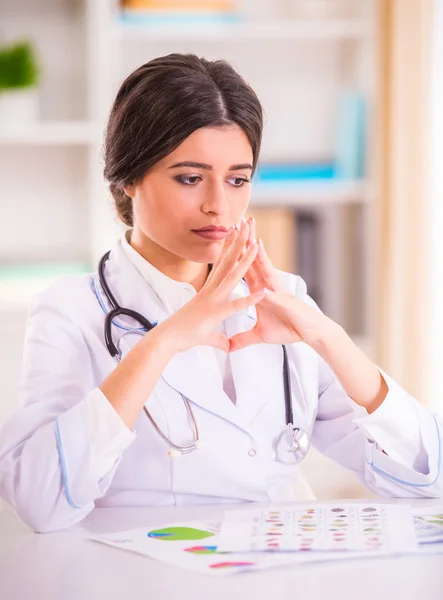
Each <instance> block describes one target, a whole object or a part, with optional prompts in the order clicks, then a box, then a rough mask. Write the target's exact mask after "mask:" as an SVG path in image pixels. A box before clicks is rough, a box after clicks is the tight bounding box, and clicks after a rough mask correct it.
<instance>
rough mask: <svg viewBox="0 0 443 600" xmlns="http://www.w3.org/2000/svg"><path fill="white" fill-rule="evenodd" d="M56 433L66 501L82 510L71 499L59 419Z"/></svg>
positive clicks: (55, 426)
mask: <svg viewBox="0 0 443 600" xmlns="http://www.w3.org/2000/svg"><path fill="white" fill-rule="evenodd" d="M54 431H55V440H56V442H57V451H58V456H59V459H60V467H61V470H62V483H63V488H64V490H65V495H66V499H67V501H68V503H69V506H70V507H71V508H81V506H78V505H77V504H76V503H75V502H74V501H73V499H72V497H71V492H70V491H69V485H68V473H67V470H66V461H65V455H64V453H63V447H62V438H61V435H60V426H59V424H58V417H57V419H56V420H55V425H54Z"/></svg>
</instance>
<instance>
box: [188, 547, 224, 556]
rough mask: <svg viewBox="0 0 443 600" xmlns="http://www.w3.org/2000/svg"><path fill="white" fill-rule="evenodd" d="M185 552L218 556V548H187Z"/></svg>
mask: <svg viewBox="0 0 443 600" xmlns="http://www.w3.org/2000/svg"><path fill="white" fill-rule="evenodd" d="M185 552H191V553H192V554H216V553H217V546H192V548H185Z"/></svg>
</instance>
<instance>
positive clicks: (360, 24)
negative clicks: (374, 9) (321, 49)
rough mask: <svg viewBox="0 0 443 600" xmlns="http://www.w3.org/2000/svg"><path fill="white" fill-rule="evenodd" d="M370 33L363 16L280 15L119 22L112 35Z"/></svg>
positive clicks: (345, 36)
mask: <svg viewBox="0 0 443 600" xmlns="http://www.w3.org/2000/svg"><path fill="white" fill-rule="evenodd" d="M370 35H371V28H370V27H369V26H368V23H367V21H365V20H362V19H328V20H304V21H301V20H295V19H285V20H283V19H280V20H271V21H266V22H259V21H258V22H257V21H255V22H254V21H252V22H239V23H235V22H234V23H221V24H218V23H206V24H196V25H188V26H187V27H180V25H176V24H172V25H163V24H161V25H147V24H133V23H126V22H119V21H118V20H116V22H114V23H113V26H112V36H113V37H114V38H115V39H116V40H118V41H124V42H125V43H131V42H134V41H140V40H143V41H147V42H149V43H152V42H156V41H162V42H171V41H172V42H175V41H176V40H191V41H194V42H197V41H201V40H204V41H215V40H219V41H220V40H223V41H226V40H230V41H235V40H241V41H246V42H247V41H252V40H258V41H266V42H278V41H288V40H289V41H291V40H317V41H321V40H355V39H356V40H361V39H365V38H368V37H369V36H370Z"/></svg>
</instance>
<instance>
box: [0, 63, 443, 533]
mask: <svg viewBox="0 0 443 600" xmlns="http://www.w3.org/2000/svg"><path fill="white" fill-rule="evenodd" d="M262 124H263V123H262V108H261V105H260V102H259V100H258V99H257V97H256V95H255V93H254V92H253V90H252V89H251V88H250V87H249V86H248V85H247V84H246V83H245V82H244V81H243V79H242V78H241V77H240V76H239V75H238V74H237V73H236V72H235V71H234V69H233V68H232V67H231V66H230V65H229V64H227V63H226V62H224V61H215V62H211V61H206V60H204V59H200V58H198V57H196V56H195V55H180V54H172V55H169V56H165V57H162V58H157V59H155V60H152V61H151V62H149V63H147V64H145V65H143V66H141V67H140V68H138V69H137V70H136V71H135V72H134V73H132V74H131V75H130V76H129V77H128V78H127V79H126V81H124V83H123V85H122V86H121V88H120V90H119V92H118V94H117V97H116V99H115V102H114V105H113V107H112V111H111V115H110V119H109V124H108V127H107V133H106V142H105V153H104V157H105V177H106V178H107V180H108V181H109V182H110V189H111V192H112V194H113V197H114V199H115V202H116V207H117V211H118V213H119V215H120V217H121V219H122V220H123V221H124V223H125V224H126V225H127V226H128V231H127V233H126V235H125V236H124V237H122V239H121V240H119V241H118V243H117V244H116V245H115V247H114V248H113V249H112V250H111V252H110V254H109V256H105V257H104V259H103V261H102V263H101V266H100V269H99V271H100V273H96V274H92V275H84V276H83V275H82V276H75V277H70V278H65V279H63V280H61V281H60V282H58V283H56V284H55V285H53V286H52V287H51V288H49V289H48V290H47V291H45V292H43V293H42V294H40V296H39V297H38V298H37V300H36V302H35V303H34V305H33V308H32V310H31V314H30V319H29V324H28V330H27V338H26V345H25V355H24V364H23V374H22V383H21V407H20V409H19V410H18V411H17V412H16V413H15V414H14V415H13V416H12V417H11V418H10V420H9V421H8V422H7V423H6V424H5V425H4V426H3V428H2V430H1V431H0V494H1V496H3V497H4V498H5V499H6V500H7V501H8V502H9V503H10V504H11V505H12V506H13V507H14V508H15V509H16V511H17V512H18V514H19V515H20V516H21V517H22V518H23V519H24V521H26V522H27V523H28V524H30V525H31V526H32V527H33V528H34V529H35V530H37V531H50V530H56V529H60V528H64V527H68V526H70V525H72V524H74V523H77V522H79V521H81V520H82V519H83V518H84V517H85V516H86V515H87V514H88V513H89V512H90V511H91V510H93V508H94V507H95V506H100V507H104V506H135V505H160V504H161V505H165V504H172V505H173V504H186V503H205V502H206V503H208V502H235V501H248V500H249V501H251V500H254V501H291V500H296V499H297V496H296V493H295V491H294V490H295V487H294V480H295V479H296V478H297V473H298V466H297V464H298V463H299V461H300V460H301V459H302V458H303V457H304V456H305V454H306V452H307V451H308V448H309V445H310V442H311V443H312V444H313V445H315V446H316V447H317V448H318V449H319V450H320V451H322V452H324V453H325V454H326V455H327V456H329V457H331V458H332V459H334V460H336V461H337V462H339V463H341V464H342V465H344V466H345V467H347V468H348V469H350V470H351V471H353V472H354V473H355V475H356V476H357V477H359V479H360V480H361V481H363V482H364V483H365V484H366V485H367V487H368V488H370V489H372V490H373V491H375V492H376V493H378V494H380V495H382V496H404V497H441V496H442V491H443V477H440V467H441V436H442V422H441V421H439V420H438V418H437V417H436V416H435V415H434V414H432V413H431V412H429V411H428V410H426V409H425V408H424V407H423V406H422V405H421V404H419V403H418V402H417V401H416V400H414V399H413V398H411V396H409V395H408V394H407V393H406V392H405V391H403V390H402V389H401V388H400V387H399V386H398V385H397V384H396V383H395V382H394V381H393V380H392V379H391V378H390V377H388V376H387V375H386V374H385V373H384V372H382V371H381V370H380V369H379V368H377V367H376V366H375V365H374V364H372V363H371V361H370V360H368V358H367V357H366V356H365V355H364V354H363V353H362V352H361V351H360V350H359V349H358V348H357V347H356V346H355V345H354V343H353V342H352V341H351V339H350V338H349V337H348V336H347V335H346V333H345V332H344V331H343V329H342V328H341V327H340V326H339V325H337V324H336V323H334V322H333V321H331V319H329V318H328V317H327V316H326V315H324V314H323V313H322V312H321V311H320V310H319V309H318V308H317V306H316V305H315V303H314V302H313V300H312V299H310V297H309V296H308V294H307V290H306V285H305V283H304V281H303V280H302V279H301V278H300V277H298V276H296V275H293V274H291V273H285V272H282V271H280V270H278V269H276V268H275V267H274V266H273V265H272V263H271V261H270V260H269V258H268V256H267V254H266V250H265V248H264V247H263V244H262V243H261V241H259V240H256V238H255V229H254V221H253V220H251V219H248V220H247V221H246V222H245V221H244V219H243V217H244V215H245V211H246V209H247V207H248V203H249V199H250V181H251V176H252V174H253V172H254V170H255V168H256V165H257V161H258V156H259V149H260V143H261V135H262ZM117 305H118V307H123V308H124V309H129V310H127V311H123V313H122V312H121V311H120V312H119V310H118V308H117V309H116V307H117ZM111 311H112V312H111ZM133 311H135V312H133ZM140 316H141V320H140V318H139V317H140ZM134 317H137V318H134ZM105 319H106V327H105ZM146 320H147V321H146ZM151 326H152V327H151ZM291 413H292V414H291Z"/></svg>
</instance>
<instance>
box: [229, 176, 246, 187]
mask: <svg viewBox="0 0 443 600" xmlns="http://www.w3.org/2000/svg"><path fill="white" fill-rule="evenodd" d="M228 181H233V182H234V183H233V186H234V187H242V186H243V185H244V184H245V183H249V179H246V178H245V177H231V178H230V179H228Z"/></svg>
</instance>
